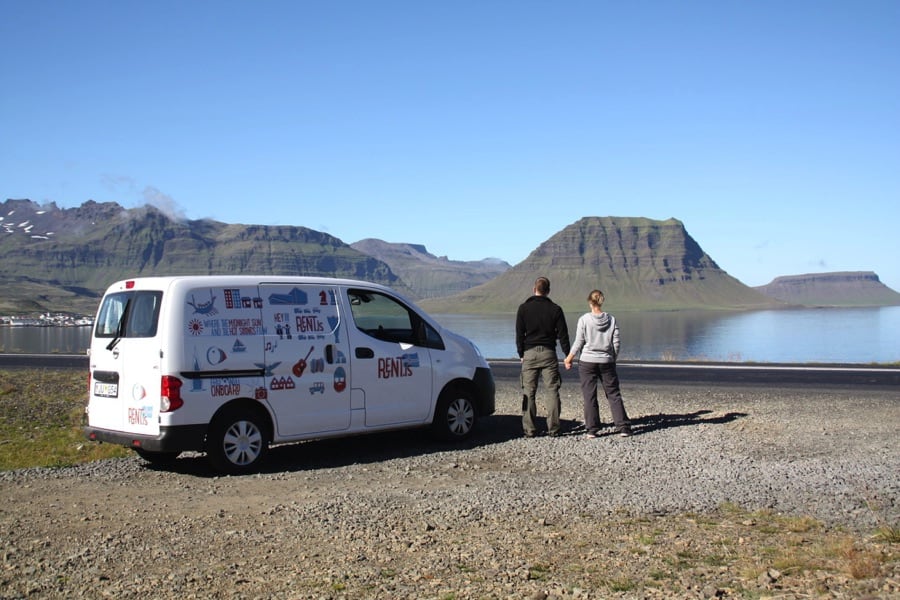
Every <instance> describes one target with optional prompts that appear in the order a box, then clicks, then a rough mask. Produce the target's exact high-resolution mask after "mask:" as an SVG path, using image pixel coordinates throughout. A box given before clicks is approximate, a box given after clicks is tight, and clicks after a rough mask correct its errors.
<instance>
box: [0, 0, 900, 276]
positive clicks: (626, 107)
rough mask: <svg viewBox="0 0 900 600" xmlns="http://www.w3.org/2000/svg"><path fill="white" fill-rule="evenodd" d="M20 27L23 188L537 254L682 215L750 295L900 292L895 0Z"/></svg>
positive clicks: (256, 9) (399, 9)
mask: <svg viewBox="0 0 900 600" xmlns="http://www.w3.org/2000/svg"><path fill="white" fill-rule="evenodd" d="M0 39H2V40H3V45H4V50H3V52H0V84H2V88H3V89H2V93H0V134H2V144H0V197H2V198H30V199H32V200H34V201H36V202H38V203H46V202H55V203H56V204H57V205H58V206H60V207H63V208H68V207H74V206H78V205H80V204H82V203H83V202H85V201H87V200H89V199H93V200H96V201H98V202H107V201H113V202H118V203H120V204H122V205H123V206H126V207H129V208H132V207H136V206H141V205H143V204H144V203H146V202H150V203H152V204H155V205H157V206H160V207H161V208H165V209H167V210H170V211H171V212H173V213H175V214H177V215H179V216H182V217H186V218H190V219H200V218H214V219H218V220H221V221H225V222H231V223H258V224H272V225H275V224H283V225H299V226H305V227H310V228H312V229H316V230H320V231H325V232H328V233H330V234H331V235H334V236H336V237H338V238H340V239H341V240H343V241H344V242H347V243H352V242H355V241H357V240H359V239H362V238H366V237H375V238H380V239H383V240H386V241H389V242H412V243H422V244H425V245H426V246H427V248H428V250H429V251H430V252H432V253H433V254H436V255H439V256H447V257H449V258H451V259H455V260H478V259H481V258H485V257H498V258H502V259H504V260H506V261H508V262H510V263H511V264H515V263H517V262H519V261H521V260H523V259H525V258H526V257H527V255H528V254H529V253H530V252H531V251H532V250H534V249H535V248H537V247H538V246H539V245H540V244H541V243H542V242H543V241H545V240H546V239H548V238H549V237H551V236H552V235H553V234H555V233H556V232H558V231H560V230H561V229H563V228H564V227H566V226H567V225H570V224H572V223H574V222H575V221H577V220H578V219H580V218H581V217H585V216H641V217H649V218H653V219H666V218H669V217H675V218H677V219H680V220H681V221H683V222H684V224H685V227H686V228H687V231H688V233H690V234H691V235H692V236H693V237H694V239H696V240H697V242H698V243H699V244H700V245H701V247H702V248H703V249H704V250H705V251H706V252H707V253H708V254H709V255H710V256H711V257H712V258H713V259H714V260H715V261H716V262H717V263H718V264H719V266H720V267H722V268H723V269H725V270H726V271H727V272H728V273H730V274H731V275H732V276H734V277H736V278H738V279H739V280H740V281H742V282H744V283H745V284H747V285H762V284H765V283H768V282H769V281H770V280H772V279H773V278H774V277H776V276H779V275H790V274H799V273H814V272H825V271H856V270H866V271H875V272H876V273H878V275H879V276H880V277H881V280H882V281H883V282H884V283H885V284H887V285H889V286H890V287H892V288H893V289H895V290H898V291H900V260H898V259H897V256H898V255H900V252H898V251H900V243H898V233H897V226H898V222H900V219H898V217H900V208H898V205H900V2H897V1H895V0H863V1H861V2H850V1H841V2H831V1H827V0H814V1H813V0H810V1H792V0H788V1H768V0H761V1H753V2H743V1H741V2H738V1H729V0H723V1H715V2H699V1H697V2H691V1H685V2H675V1H665V2H656V1H649V0H647V1H637V2H606V1H602V0H595V1H573V2H550V1H532V0H516V1H512V0H509V1H469V0H462V1H458V2H430V1H429V2H413V1H409V2H396V1H384V0H379V1H377V2H369V1H366V2H362V1H349V0H348V1H342V2H310V1H299V0H298V1H291V2H273V1H266V0H262V1H259V2H249V1H248V2H244V1H242V2H227V1H218V0H217V1H214V2H213V1H190V2H183V1H178V2H172V1H165V0H164V1H158V2H135V1H122V0H116V1H108V2H97V1H90V0H80V1H78V2H68V1H45V0H36V1H34V2H24V1H10V0H0ZM550 276H551V277H552V273H551V274H550Z"/></svg>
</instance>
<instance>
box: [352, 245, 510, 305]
mask: <svg viewBox="0 0 900 600" xmlns="http://www.w3.org/2000/svg"><path fill="white" fill-rule="evenodd" d="M350 247H351V248H353V249H354V250H359V251H360V252H362V253H363V254H367V255H369V256H371V257H373V258H377V259H378V260H380V261H382V262H384V263H386V264H387V265H388V266H389V267H390V268H391V270H392V271H393V272H394V273H396V274H397V276H398V277H400V279H402V280H403V281H404V282H405V283H406V284H407V285H408V286H409V287H410V288H412V290H413V292H414V294H415V295H416V297H418V298H440V297H443V296H452V295H453V294H458V293H460V292H463V291H465V290H467V289H469V288H470V287H473V286H476V285H479V284H482V283H485V282H487V281H490V280H491V279H493V278H494V277H496V276H497V275H500V274H501V273H503V272H504V271H506V270H508V269H509V268H510V265H509V263H507V262H504V261H502V260H500V259H499V258H485V259H483V260H479V261H459V260H449V259H448V258H447V257H446V256H441V257H437V256H435V255H433V254H430V253H429V252H428V250H426V249H425V246H423V245H421V244H397V243H389V242H385V241H382V240H376V239H372V238H369V239H365V240H360V241H358V242H355V243H353V244H350Z"/></svg>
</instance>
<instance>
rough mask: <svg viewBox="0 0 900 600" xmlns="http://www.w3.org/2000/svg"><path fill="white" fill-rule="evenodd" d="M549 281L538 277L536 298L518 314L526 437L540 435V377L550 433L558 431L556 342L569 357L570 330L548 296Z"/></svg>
mask: <svg viewBox="0 0 900 600" xmlns="http://www.w3.org/2000/svg"><path fill="white" fill-rule="evenodd" d="M549 294H550V280H549V279H547V278H546V277H538V278H537V279H536V280H535V282H534V295H533V296H531V297H530V298H528V300H526V301H525V302H523V303H522V304H521V305H519V310H518V311H517V312H516V350H517V351H518V353H519V359H520V360H521V361H522V393H523V395H524V397H523V399H522V429H523V430H524V432H525V437H534V436H536V435H537V433H538V431H537V426H536V425H535V422H534V421H535V418H536V416H537V403H536V400H537V399H536V395H537V386H538V377H540V376H541V375H543V377H544V386H545V387H546V388H547V393H548V394H549V396H550V397H549V399H548V400H547V433H548V434H549V435H551V436H553V437H555V436H558V435H559V434H560V430H559V412H560V400H559V386H560V384H561V382H562V380H561V379H560V376H559V359H558V358H557V356H556V341H557V340H559V345H560V347H561V348H562V351H563V355H568V354H569V349H570V346H569V328H568V327H567V326H566V317H565V315H564V314H563V311H562V309H561V308H560V307H559V306H558V305H556V304H555V303H554V302H553V301H552V300H550V298H548V295H549Z"/></svg>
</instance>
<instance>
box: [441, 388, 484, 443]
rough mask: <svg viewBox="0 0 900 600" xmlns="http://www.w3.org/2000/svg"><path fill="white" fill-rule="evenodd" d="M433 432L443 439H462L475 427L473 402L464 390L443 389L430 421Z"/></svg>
mask: <svg viewBox="0 0 900 600" xmlns="http://www.w3.org/2000/svg"><path fill="white" fill-rule="evenodd" d="M431 428H432V431H434V434H435V435H436V436H437V437H439V438H440V439H443V440H464V439H465V438H467V437H469V434H471V433H472V430H473V429H475V404H474V403H473V402H472V396H471V395H470V394H469V393H468V392H466V391H464V390H453V389H451V390H445V391H444V393H442V394H441V397H440V399H439V400H438V405H437V408H436V409H435V411H434V421H432V423H431Z"/></svg>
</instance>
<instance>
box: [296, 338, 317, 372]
mask: <svg viewBox="0 0 900 600" xmlns="http://www.w3.org/2000/svg"><path fill="white" fill-rule="evenodd" d="M315 349H316V347H315V346H311V347H310V349H309V352H307V353H306V356H305V357H304V358H301V359H300V360H298V361H297V363H296V364H295V365H294V366H293V367H292V369H291V370H292V371H293V372H294V375H296V376H297V377H302V376H303V371H305V370H306V361H307V360H308V359H309V355H310V354H312V351H313V350H315Z"/></svg>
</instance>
